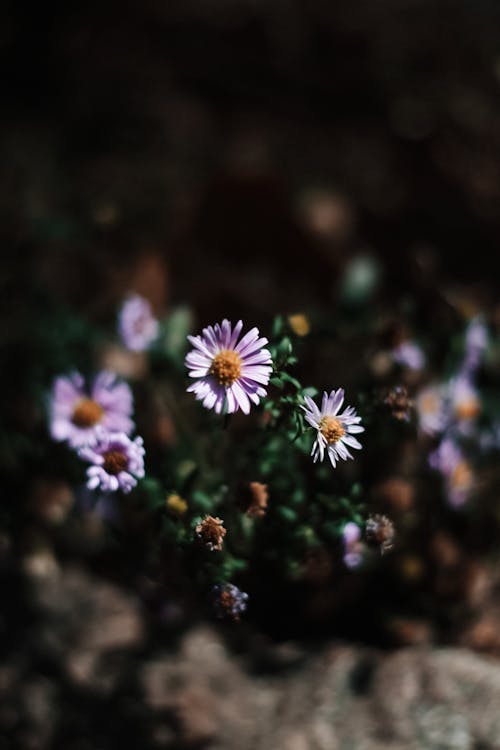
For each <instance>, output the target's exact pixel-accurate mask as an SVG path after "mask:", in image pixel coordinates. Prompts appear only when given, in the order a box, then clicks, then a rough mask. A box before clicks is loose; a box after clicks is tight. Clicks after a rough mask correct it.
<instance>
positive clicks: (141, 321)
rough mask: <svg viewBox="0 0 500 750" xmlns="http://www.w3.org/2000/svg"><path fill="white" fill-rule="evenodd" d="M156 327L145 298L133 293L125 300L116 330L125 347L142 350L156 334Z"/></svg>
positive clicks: (155, 321) (135, 350)
mask: <svg viewBox="0 0 500 750" xmlns="http://www.w3.org/2000/svg"><path fill="white" fill-rule="evenodd" d="M158 329H159V324H158V321H157V319H156V318H155V317H154V315H153V313H152V310H151V305H150V303H149V301H148V300H147V299H145V298H144V297H141V296H140V295H138V294H134V295H132V296H130V297H129V298H128V299H127V300H125V302H124V303H123V306H122V309H121V310H120V314H119V316H118V330H119V332H120V336H121V339H122V341H123V343H124V344H125V346H126V347H127V349H131V350H132V351H134V352H142V351H144V350H145V349H147V348H148V346H149V345H150V344H151V342H152V341H154V339H155V338H156V337H157V336H158Z"/></svg>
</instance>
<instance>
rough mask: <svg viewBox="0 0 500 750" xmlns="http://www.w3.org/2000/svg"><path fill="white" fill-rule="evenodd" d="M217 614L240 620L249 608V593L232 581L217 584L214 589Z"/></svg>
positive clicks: (213, 595) (213, 594)
mask: <svg viewBox="0 0 500 750" xmlns="http://www.w3.org/2000/svg"><path fill="white" fill-rule="evenodd" d="M212 597H213V602H214V609H215V614H216V615H217V617H221V618H223V617H229V618H231V619H232V620H239V619H240V615H242V614H243V612H244V611H245V610H246V608H247V601H248V594H245V592H244V591H240V589H239V588H238V587H237V586H235V585H234V584H232V583H221V584H217V585H216V586H214V587H213V589H212Z"/></svg>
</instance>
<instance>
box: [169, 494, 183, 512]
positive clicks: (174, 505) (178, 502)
mask: <svg viewBox="0 0 500 750" xmlns="http://www.w3.org/2000/svg"><path fill="white" fill-rule="evenodd" d="M166 506H167V508H168V510H169V511H170V512H171V513H173V514H174V515H175V516H183V515H184V513H185V512H186V511H187V509H188V504H187V502H186V501H185V500H184V498H183V497H181V496H180V495H176V494H172V495H169V496H168V497H167V501H166Z"/></svg>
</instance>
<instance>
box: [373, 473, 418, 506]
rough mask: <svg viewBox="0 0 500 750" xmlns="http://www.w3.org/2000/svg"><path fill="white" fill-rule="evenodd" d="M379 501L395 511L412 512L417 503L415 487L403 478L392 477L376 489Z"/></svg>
mask: <svg viewBox="0 0 500 750" xmlns="http://www.w3.org/2000/svg"><path fill="white" fill-rule="evenodd" d="M375 494H376V497H377V499H378V501H379V502H380V501H382V502H384V503H387V504H388V505H390V506H391V508H392V509H393V510H395V511H399V512H405V511H408V510H410V508H411V507H412V506H413V504H414V502H415V486H414V484H413V483H412V482H410V481H409V480H408V479H404V478H403V477H390V478H389V479H386V480H385V481H383V482H381V483H380V484H378V485H377V486H376V488H375Z"/></svg>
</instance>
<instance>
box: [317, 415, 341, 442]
mask: <svg viewBox="0 0 500 750" xmlns="http://www.w3.org/2000/svg"><path fill="white" fill-rule="evenodd" d="M319 431H320V432H321V434H322V435H323V437H324V438H325V440H326V442H327V443H328V445H331V444H332V443H337V442H338V441H339V440H340V438H341V437H342V436H343V435H345V430H344V428H343V427H342V423H341V422H340V420H338V419H335V417H322V418H321V420H320V423H319Z"/></svg>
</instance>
